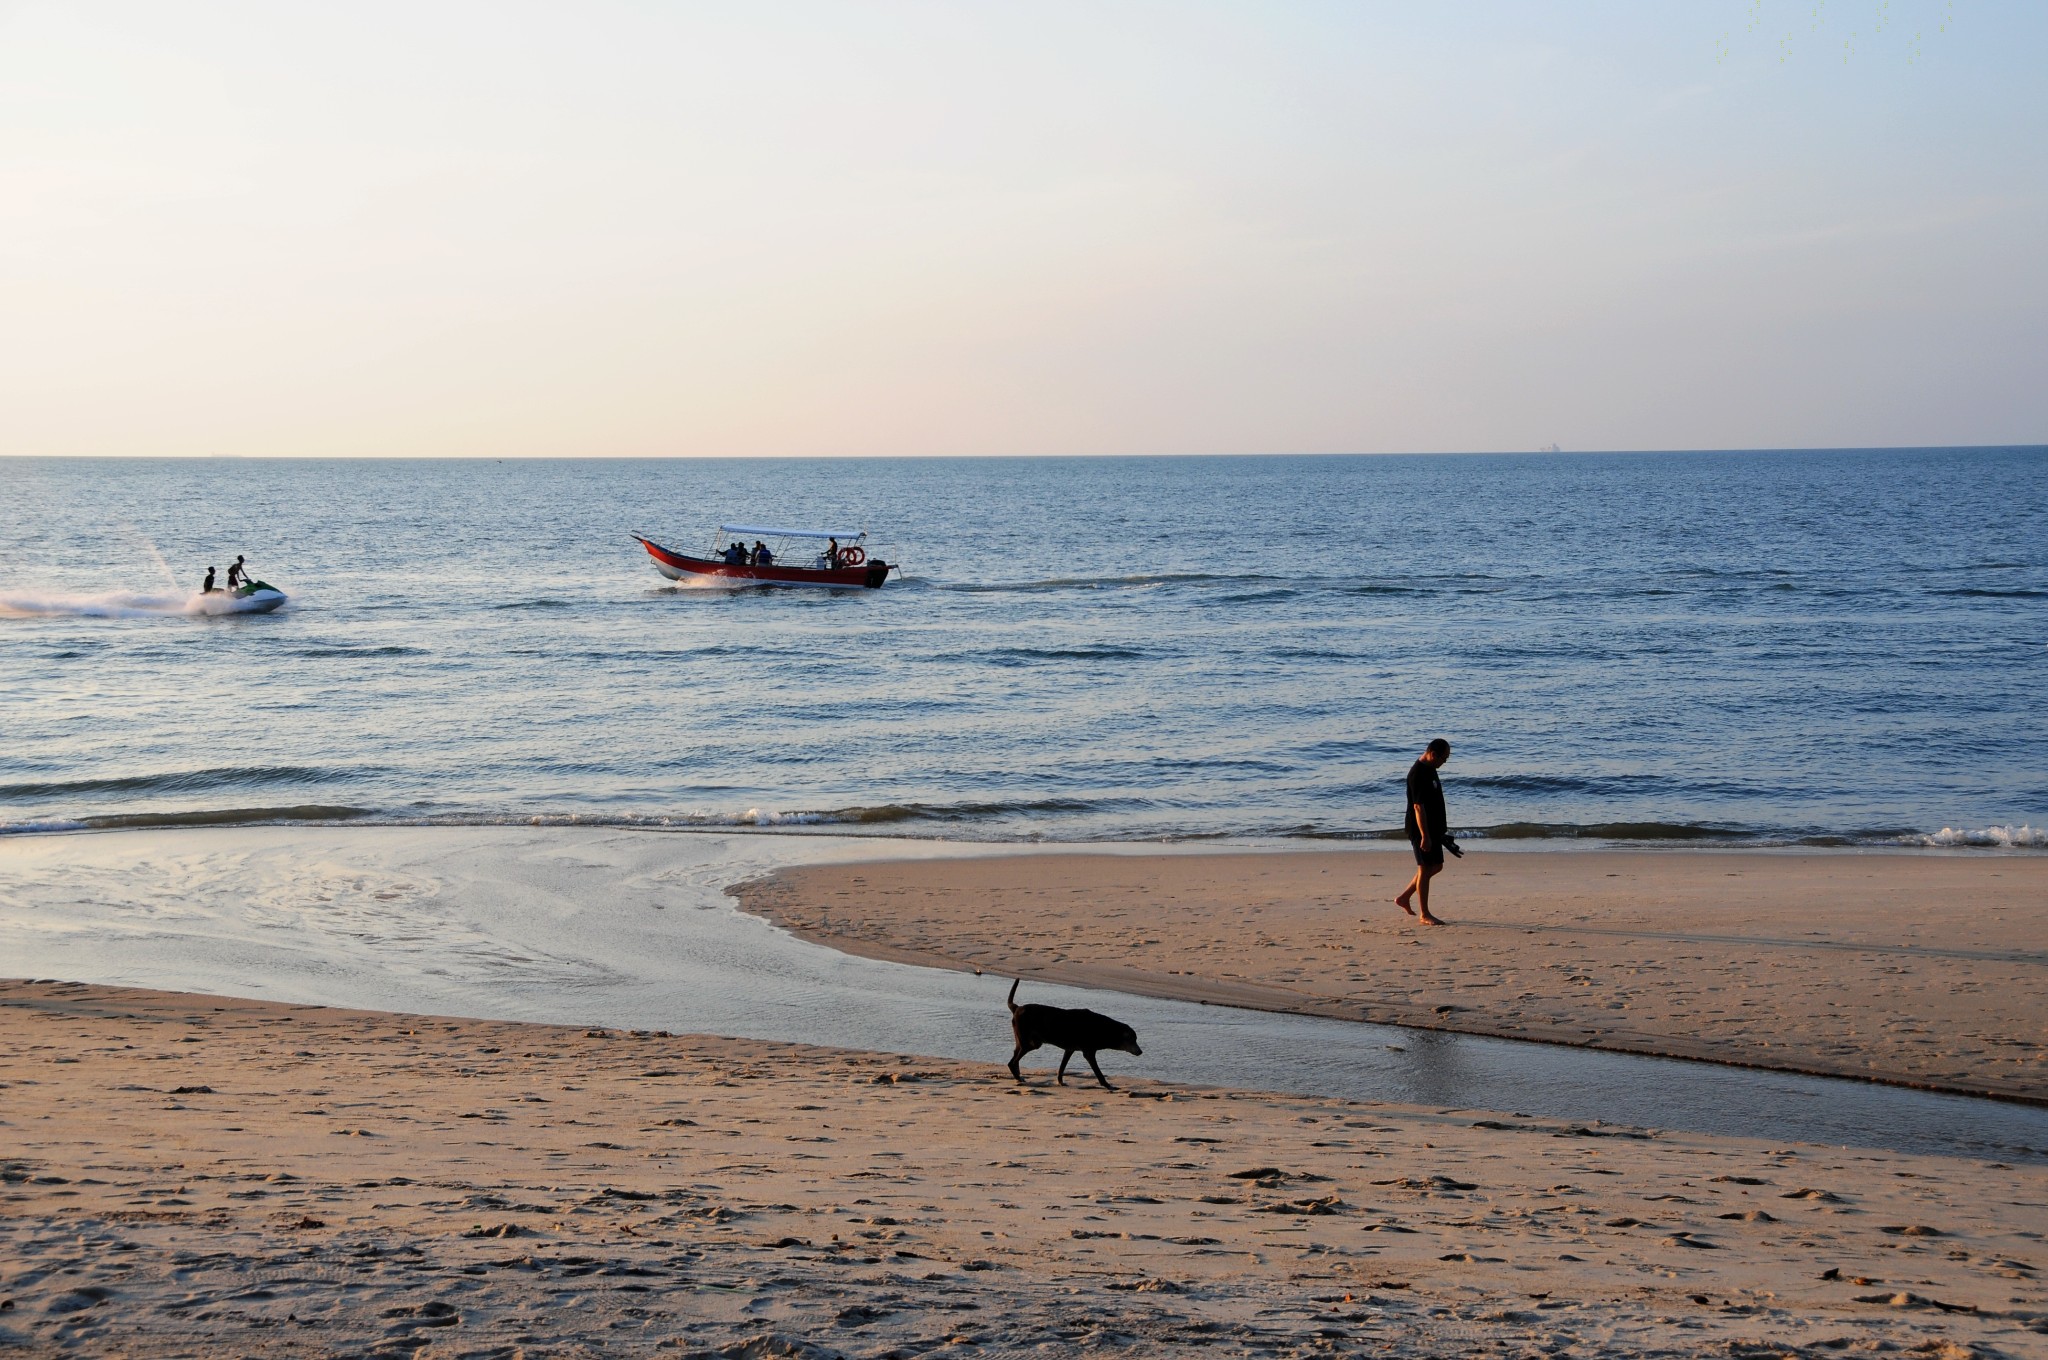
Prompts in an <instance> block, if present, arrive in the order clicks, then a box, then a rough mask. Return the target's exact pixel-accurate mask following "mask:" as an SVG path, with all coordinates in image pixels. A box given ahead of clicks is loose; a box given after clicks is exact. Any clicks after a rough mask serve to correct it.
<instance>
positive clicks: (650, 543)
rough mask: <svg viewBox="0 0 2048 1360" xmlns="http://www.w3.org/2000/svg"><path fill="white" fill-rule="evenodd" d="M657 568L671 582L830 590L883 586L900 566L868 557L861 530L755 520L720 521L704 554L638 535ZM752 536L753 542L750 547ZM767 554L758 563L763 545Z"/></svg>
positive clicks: (635, 535) (865, 535)
mask: <svg viewBox="0 0 2048 1360" xmlns="http://www.w3.org/2000/svg"><path fill="white" fill-rule="evenodd" d="M633 537H634V538H635V539H637V540H639V543H640V546H641V547H643V548H645V549H647V555H648V556H649V557H651V558H653V559H654V569H655V570H656V571H658V572H660V573H661V574H662V575H663V576H666V577H668V579H669V580H671V581H681V582H683V583H684V584H686V585H707V586H820V587H823V588H824V589H826V590H879V589H881V587H882V583H883V582H884V581H886V580H888V579H889V573H890V572H892V571H895V570H898V568H896V567H895V566H892V565H891V564H889V563H887V562H884V561H883V560H882V559H881V558H879V557H869V556H868V549H867V537H868V536H867V534H866V533H864V532H862V531H861V530H858V529H855V530H845V529H841V530H837V531H834V530H828V529H767V528H762V527H761V526H759V525H753V524H721V525H719V526H718V534H717V536H716V537H714V538H713V539H712V540H711V551H710V552H708V553H707V554H705V555H704V556H703V557H692V556H691V555H690V554H689V553H681V552H676V551H675V550H674V549H672V548H664V547H662V546H661V545H660V544H659V543H656V542H655V541H654V540H653V539H651V538H647V537H644V536H643V535H640V534H634V535H633ZM748 540H752V546H751V547H750V546H749V543H748ZM763 547H765V548H766V549H767V554H766V556H765V558H764V559H763V560H761V561H756V560H755V558H756V554H757V552H758V550H759V549H761V548H763Z"/></svg>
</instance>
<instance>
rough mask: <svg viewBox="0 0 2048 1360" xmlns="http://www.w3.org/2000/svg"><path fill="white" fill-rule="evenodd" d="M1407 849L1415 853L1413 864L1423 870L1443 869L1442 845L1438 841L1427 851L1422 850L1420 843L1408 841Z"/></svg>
mask: <svg viewBox="0 0 2048 1360" xmlns="http://www.w3.org/2000/svg"><path fill="white" fill-rule="evenodd" d="M1408 848H1409V849H1410V850H1413V851H1414V852H1415V862H1416V863H1417V864H1420V865H1422V866H1423V867H1424V868H1427V869H1441V868H1443V867H1444V843H1443V842H1442V841H1438V842H1437V843H1436V844H1435V845H1432V846H1430V847H1429V849H1427V850H1425V849H1423V848H1422V842H1421V841H1410V842H1408Z"/></svg>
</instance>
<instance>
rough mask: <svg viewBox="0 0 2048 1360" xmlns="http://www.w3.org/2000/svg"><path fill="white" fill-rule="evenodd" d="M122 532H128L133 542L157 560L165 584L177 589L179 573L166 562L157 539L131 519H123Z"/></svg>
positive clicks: (157, 566) (157, 567)
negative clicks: (157, 544)
mask: <svg viewBox="0 0 2048 1360" xmlns="http://www.w3.org/2000/svg"><path fill="white" fill-rule="evenodd" d="M121 532H122V533H124V534H126V535H127V536H128V538H129V540H130V541H131V542H133V543H135V544H137V545H139V546H140V547H141V548H142V550H143V551H144V552H147V553H148V554H149V555H150V557H151V558H152V559H154V560H155V562H156V569H157V570H158V571H160V572H162V573H163V577H164V584H165V585H167V586H169V587H170V588H171V589H172V590H177V589H178V588H179V586H178V577H177V573H175V572H173V571H172V570H171V564H170V563H169V562H166V561H165V560H164V555H163V553H161V552H159V551H158V550H157V546H156V543H155V541H154V540H152V539H151V538H150V537H149V535H147V534H145V533H143V532H142V530H141V529H140V528H138V527H136V525H135V524H134V523H133V522H132V521H129V520H123V521H121Z"/></svg>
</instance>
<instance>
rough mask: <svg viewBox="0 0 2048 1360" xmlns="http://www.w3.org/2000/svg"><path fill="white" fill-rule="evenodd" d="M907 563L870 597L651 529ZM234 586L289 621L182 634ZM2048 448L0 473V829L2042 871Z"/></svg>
mask: <svg viewBox="0 0 2048 1360" xmlns="http://www.w3.org/2000/svg"><path fill="white" fill-rule="evenodd" d="M721 520H725V521H730V522H739V523H768V524H778V523H780V524H794V525H803V524H805V523H807V522H819V523H823V524H825V525H827V526H828V527H830V526H836V525H839V524H844V523H853V524H857V525H861V526H865V527H866V528H867V529H868V530H869V531H870V533H871V539H870V543H871V549H872V551H874V552H875V553H876V554H877V555H880V556H882V557H885V558H887V559H888V560H889V561H891V562H900V563H901V564H902V567H903V570H902V573H901V575H900V576H897V577H893V578H892V579H891V580H890V582H889V584H888V585H887V586H886V587H885V588H884V589H882V590H879V591H863V592H856V593H849V594H827V593H823V592H818V593H811V592H795V591H760V590H754V591H738V592H727V591H712V590H701V589H683V588H678V587H676V586H674V585H672V584H671V583H670V582H668V581H666V580H664V579H663V578H661V577H660V576H658V575H656V573H655V572H654V571H653V570H652V569H651V566H650V564H649V561H648V558H647V557H646V555H645V553H644V552H643V551H642V550H641V548H640V547H639V545H638V544H637V543H635V542H633V540H632V539H631V538H630V537H629V536H628V535H629V533H631V532H639V533H643V534H646V535H647V536H649V537H651V538H654V539H656V540H658V541H660V542H663V543H665V544H668V545H669V546H671V547H681V548H684V549H696V548H701V547H703V546H704V545H706V544H708V542H709V540H710V537H711V534H712V532H713V530H714V529H715V527H716V526H717V524H718V523H719V522H720V521H721ZM237 553H244V554H247V555H248V557H249V559H250V562H251V565H252V567H253V569H254V570H255V572H256V574H257V575H259V576H260V577H262V578H263V579H265V580H267V581H269V582H271V583H273V584H275V585H277V586H278V587H280V588H281V589H283V590H285V591H286V592H288V593H289V595H290V596H291V600H290V603H289V604H288V605H287V606H286V607H285V608H284V609H283V610H281V611H279V612H278V613H275V614H270V615H249V616H228V617H195V616H191V615H187V614H185V613H183V612H182V610H183V609H184V608H185V606H186V604H187V601H188V597H189V595H190V594H191V592H192V591H194V590H196V589H197V586H198V583H199V578H200V576H201V575H202V573H203V572H204V571H205V569H206V567H207V566H208V565H217V566H220V567H221V568H222V569H223V570H224V569H225V567H226V565H227V563H228V562H229V561H231V560H232V559H233V557H234V556H235V554H237ZM2044 602H2048V449H2042V448H2038V447H2034V448H1998V449H1909V450H1838V451H1789V452H1700V453H1642V454H1608V455H1568V454H1549V455H1470V456H1434V457H1257V458H1254V457H1246V458H1105V459H939V460H912V459H905V460H890V459H872V460H716V459H705V460H674V461H648V460H607V459H585V460H558V461H556V460H551V461H526V460H506V461H502V462H498V461H487V460H450V461H405V460H361V461H340V460H334V461H326V460H319V461H315V460H294V459H277V460H255V459H234V460H227V459H223V460H196V461H188V460H151V459H113V460H83V459H81V460H60V459H27V458H5V459H0V830H11V831H16V832H20V831H39V830H53V829H67V828H97V827H121V826H162V825H179V824H222V823H236V822H294V821H315V822H325V821H348V822H354V823H406V824H415V823H429V824H431V823H464V824H492V823H525V822H531V821H539V822H542V823H554V822H582V823H594V824H619V825H650V826H675V827H690V826H706V827H712V826H716V827H737V828H759V829H762V830H780V831H801V830H803V829H806V828H812V829H817V830H822V831H831V832H834V833H838V834H847V833H861V832H873V833H883V834H888V835H895V836H903V835H908V836H939V837H947V838H965V839H978V840H1053V841H1095V840H1151V839H1167V840H1178V839H1191V838H1227V839H1231V840H1237V841H1250V842H1265V841H1274V840H1286V839H1296V838H1307V839H1333V840H1343V839H1357V838H1374V837H1383V836H1390V835H1398V831H1397V829H1396V828H1398V825H1399V822H1400V817H1401V798H1402V794H1401V787H1402V786H1401V781H1402V776H1403V775H1404V773H1405V772H1406V770H1407V767H1408V764H1409V762H1410V761H1411V760H1413V758H1414V756H1415V755H1416V753H1417V752H1418V751H1419V750H1420V749H1421V747H1422V745H1423V744H1424V743H1425V742H1426V741H1427V740H1429V739H1430V738H1431V737H1435V736H1439V735H1441V736H1445V737H1447V738H1449V739H1450V741H1451V742H1452V743H1453V746H1454V752H1453V755H1452V758H1451V761H1450V763H1449V764H1448V765H1447V766H1446V767H1445V770H1444V786H1445V790H1446V795H1447V799H1448V802H1449V806H1450V813H1451V819H1452V822H1453V823H1454V825H1455V826H1457V827H1458V828H1460V829H1461V831H1462V834H1465V835H1468V836H1471V837H1474V838H1483V839H1491V840H1510V841H1522V842H1530V843H1535V842H1543V841H1580V842H1583V841H1586V840H1594V841H1628V842H1653V843H1654V842H1686V843H1691V844H1701V843H1709V844H1712V843H1728V844H1743V845H1755V844H1807V843H1818V844H1849V845H1856V844H1871V845H1878V844H1884V845H1896V844H1904V845H1923V846H1924V845H1959V846H1960V845H1981V846H1989V847H2019V848H2029V847H2031V848H2037V849H2038V848H2041V847H2044V846H2048V829H2044V828H2048V722H2044V721H2043V712H2042V710H2043V696H2044V693H2048V685H2044V681H2048V609H2044V607H2043V606H2044Z"/></svg>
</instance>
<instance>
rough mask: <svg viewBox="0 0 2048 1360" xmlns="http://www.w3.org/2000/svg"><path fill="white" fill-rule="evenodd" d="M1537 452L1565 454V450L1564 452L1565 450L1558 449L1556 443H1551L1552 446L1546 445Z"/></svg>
mask: <svg viewBox="0 0 2048 1360" xmlns="http://www.w3.org/2000/svg"><path fill="white" fill-rule="evenodd" d="M1536 452H1538V453H1563V452H1564V450H1563V449H1561V448H1559V447H1558V446H1557V445H1556V444H1554V443H1551V444H1545V445H1544V446H1543V447H1542V448H1540V449H1538V450H1536Z"/></svg>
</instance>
